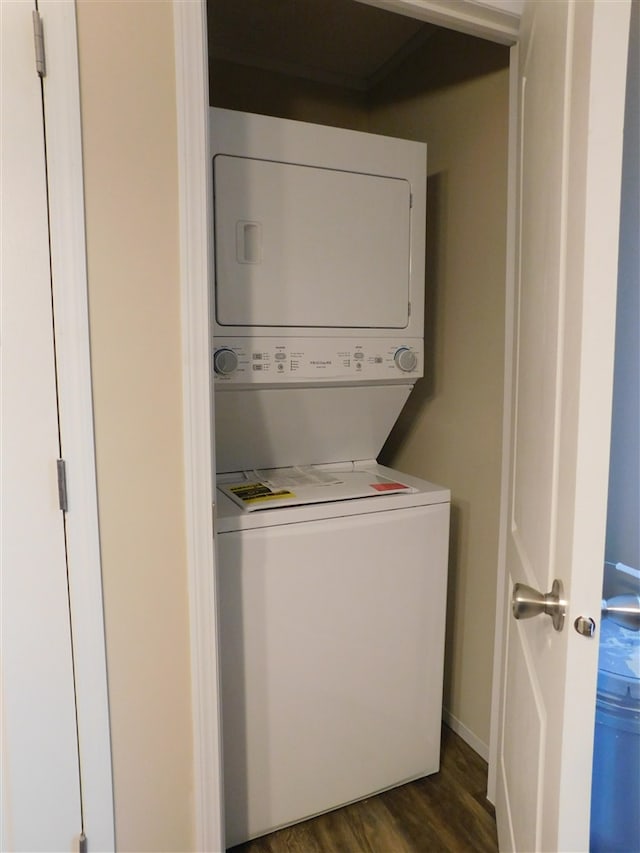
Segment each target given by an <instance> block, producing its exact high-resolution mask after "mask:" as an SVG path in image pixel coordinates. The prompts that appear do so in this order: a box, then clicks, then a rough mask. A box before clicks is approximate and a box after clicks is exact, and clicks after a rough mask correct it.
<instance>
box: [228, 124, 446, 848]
mask: <svg viewBox="0 0 640 853" xmlns="http://www.w3.org/2000/svg"><path fill="white" fill-rule="evenodd" d="M211 140H212V157H213V175H214V228H215V269H214V271H213V276H212V277H213V282H214V289H213V299H212V311H213V322H212V328H213V336H214V337H213V364H214V390H215V433H216V467H217V471H218V483H217V485H218V489H217V509H216V516H217V517H216V531H217V551H218V573H219V576H218V590H219V606H220V626H221V629H220V631H221V633H220V646H221V692H222V721H223V761H224V800H225V815H226V838H227V844H228V845H233V844H237V843H239V842H242V841H245V840H247V839H249V838H253V837H256V836H259V835H262V834H264V833H267V832H269V831H271V830H273V829H276V828H278V827H282V826H286V825H288V824H291V823H295V822H297V821H300V820H303V819H305V818H307V817H310V816H312V815H315V814H319V813H321V812H324V811H327V810H329V809H333V808H335V807H337V806H340V805H343V804H345V803H348V802H352V801H354V800H357V799H360V798H363V797H366V796H368V795H370V794H373V793H375V792H378V791H382V790H384V789H387V788H390V787H394V786H396V785H399V784H401V783H403V782H406V781H409V780H411V779H416V778H419V777H421V776H425V775H427V774H429V773H433V772H435V771H437V770H438V767H439V756H440V724H441V703H442V676H443V650H444V625H445V597H446V576H447V552H448V529H449V500H450V495H449V491H448V490H447V489H445V488H442V487H440V486H437V485H434V484H433V483H428V482H425V481H423V480H418V479H416V478H414V477H410V476H407V475H406V474H402V473H399V472H397V471H394V470H391V469H389V468H386V467H384V466H381V465H378V464H377V463H376V461H375V460H376V457H377V456H378V454H379V452H380V449H381V448H382V445H383V443H384V441H385V439H386V437H387V436H388V434H389V432H390V430H391V428H392V427H393V424H394V423H395V421H396V419H397V417H398V415H399V413H400V411H401V409H402V407H403V405H404V403H405V402H406V400H407V398H408V396H409V394H410V392H411V390H412V388H413V386H414V384H415V382H416V381H417V379H418V378H419V377H420V376H421V375H422V372H423V347H424V341H423V332H424V318H423V306H424V262H425V204H426V146H424V145H423V144H421V143H416V142H410V141H407V140H398V139H391V138H388V137H383V136H377V135H373V134H365V133H360V132H355V131H346V130H340V129H336V128H331V127H325V126H317V125H312V124H306V123H302V122H293V121H288V120H282V119H275V118H270V117H266V116H258V115H249V114H246V113H240V112H234V111H229V110H221V109H212V110H211Z"/></svg>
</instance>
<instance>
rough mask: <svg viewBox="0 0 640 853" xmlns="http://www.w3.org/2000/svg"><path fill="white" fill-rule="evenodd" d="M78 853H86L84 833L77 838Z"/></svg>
mask: <svg viewBox="0 0 640 853" xmlns="http://www.w3.org/2000/svg"><path fill="white" fill-rule="evenodd" d="M78 853H87V836H86V835H85V834H84V832H81V833H80V835H79V836H78Z"/></svg>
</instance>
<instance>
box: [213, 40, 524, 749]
mask: <svg viewBox="0 0 640 853" xmlns="http://www.w3.org/2000/svg"><path fill="white" fill-rule="evenodd" d="M507 63H508V50H507V48H504V47H500V46H497V45H494V44H491V43H489V42H486V41H481V40H478V39H471V38H469V37H467V36H464V35H461V34H458V33H454V32H450V31H447V30H442V31H440V32H438V33H437V34H436V35H434V36H433V37H432V38H431V39H430V40H429V41H428V42H427V44H426V45H425V46H424V48H423V49H421V50H420V51H419V52H418V53H417V54H415V55H414V57H413V58H412V59H410V60H409V61H407V62H405V63H404V64H403V65H402V66H401V67H400V68H399V69H398V70H397V71H395V72H394V73H393V75H392V76H391V77H390V78H389V79H388V80H387V81H385V83H383V84H382V85H380V86H379V87H378V88H377V89H376V90H375V91H373V92H372V93H370V94H369V96H368V97H367V98H363V96H362V95H361V94H358V93H353V92H349V91H347V90H343V89H339V88H338V87H332V86H324V85H319V84H315V83H310V82H308V81H304V80H301V79H298V78H287V77H284V76H283V75H280V74H275V73H271V72H264V71H259V70H255V69H251V68H241V67H239V66H234V65H232V64H230V63H222V62H216V63H213V64H212V66H211V77H212V84H211V96H212V103H213V104H215V105H216V106H225V107H229V108H233V109H242V110H248V111H253V112H262V113H268V114H272V115H277V116H281V117H285V118H295V119H301V120H306V121H314V122H319V123H333V124H335V125H337V126H341V127H350V128H354V129H363V130H372V131H374V132H379V133H385V134H389V135H396V136H401V137H408V138H410V139H418V140H422V141H425V142H427V143H428V146H429V149H428V150H429V155H428V159H429V167H428V171H429V187H428V211H427V217H428V226H427V231H428V233H427V306H426V309H427V315H426V332H425V335H426V355H427V367H426V376H425V379H424V380H423V381H421V382H420V383H419V384H418V386H417V387H416V389H415V390H414V392H413V394H412V396H411V398H410V400H409V403H408V405H407V407H406V408H405V412H404V413H403V415H402V416H401V418H400V421H399V423H398V425H397V428H396V429H395V430H394V432H393V433H392V436H391V438H390V440H389V442H388V444H387V446H386V447H385V449H384V451H383V454H382V456H381V461H385V462H388V463H389V464H391V465H394V466H396V467H398V468H399V469H401V470H404V471H405V472H407V473H412V474H416V475H418V476H422V477H426V478H427V479H432V480H434V481H436V482H440V483H443V484H445V485H447V486H449V487H450V488H451V490H452V536H451V560H450V567H449V587H450V589H449V605H448V631H447V657H446V666H445V696H444V702H445V707H446V708H447V710H448V711H449V712H450V713H451V714H452V715H453V716H454V717H455V718H456V719H457V720H458V721H459V722H461V723H462V725H463V726H464V727H466V729H468V730H469V731H470V732H471V733H472V735H473V736H474V737H475V738H477V739H478V741H480V743H481V744H485V745H487V744H488V742H489V723H490V713H491V679H492V664H493V632H494V624H495V594H496V573H497V550H498V512H499V489H500V473H501V472H500V464H501V441H502V435H501V421H502V402H503V401H502V394H503V385H502V382H503V367H504V365H503V357H504V353H503V344H504V289H505V252H506V233H505V229H506V166H507V119H508V102H507V98H508V91H507V87H508V72H507V70H506V65H507Z"/></svg>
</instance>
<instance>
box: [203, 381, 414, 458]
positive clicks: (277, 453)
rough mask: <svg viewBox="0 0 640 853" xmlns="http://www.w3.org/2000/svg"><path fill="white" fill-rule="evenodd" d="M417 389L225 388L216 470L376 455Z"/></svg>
mask: <svg viewBox="0 0 640 853" xmlns="http://www.w3.org/2000/svg"><path fill="white" fill-rule="evenodd" d="M412 387H413V386H412V385H377V386H369V385H357V386H353V387H351V386H346V385H340V386H335V387H332V386H329V387H316V388H313V387H307V388H266V389H265V388H253V389H244V390H235V389H234V388H224V390H221V391H220V393H219V394H218V395H217V397H216V406H215V434H216V465H217V469H218V471H219V472H220V473H226V472H228V471H239V470H243V469H245V468H282V467H286V466H289V465H312V464H321V463H323V462H339V461H348V460H359V459H373V458H375V457H376V456H377V455H378V453H379V452H380V448H381V447H382V445H383V444H384V442H385V439H386V438H387V436H388V435H389V433H390V432H391V429H392V427H393V424H394V423H395V420H396V418H397V416H398V413H399V412H400V410H401V409H402V407H403V406H404V404H405V402H406V401H407V398H408V397H409V394H410V393H411V389H412Z"/></svg>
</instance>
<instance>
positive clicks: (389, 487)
mask: <svg viewBox="0 0 640 853" xmlns="http://www.w3.org/2000/svg"><path fill="white" fill-rule="evenodd" d="M371 488H372V489H375V490H376V491H377V492H390V491H395V492H397V491H398V489H408V488H409V486H405V485H404V483H371Z"/></svg>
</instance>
